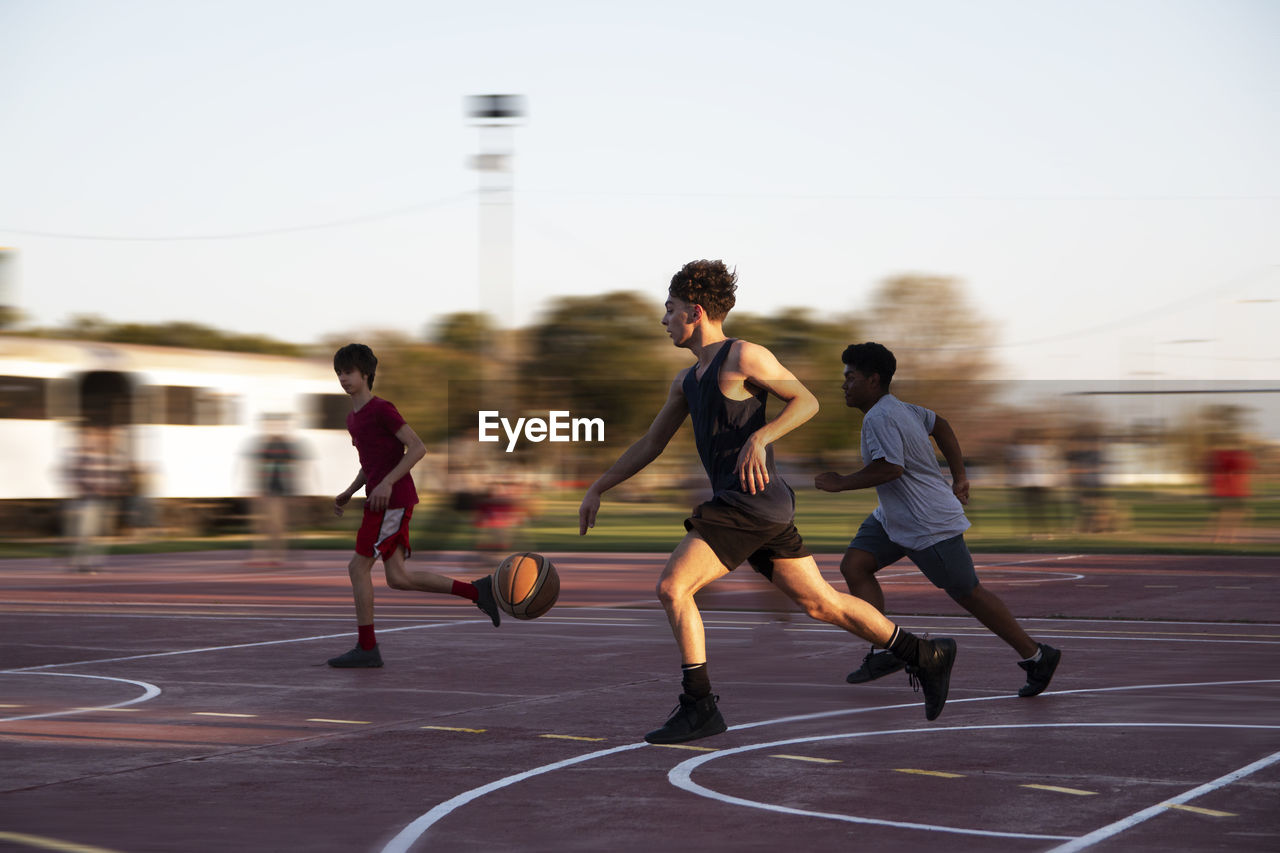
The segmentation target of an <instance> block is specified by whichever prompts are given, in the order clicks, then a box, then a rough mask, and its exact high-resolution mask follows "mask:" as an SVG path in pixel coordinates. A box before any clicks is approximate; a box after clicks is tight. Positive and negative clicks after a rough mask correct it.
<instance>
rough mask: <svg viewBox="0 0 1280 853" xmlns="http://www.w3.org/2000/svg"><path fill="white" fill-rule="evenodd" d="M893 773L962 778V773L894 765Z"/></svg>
mask: <svg viewBox="0 0 1280 853" xmlns="http://www.w3.org/2000/svg"><path fill="white" fill-rule="evenodd" d="M893 772H894V773H914V774H915V775H917V776H937V777H938V778H940V779H963V778H964V774H963V773H945V772H943V771H941V770H916V769H915V768H912V767H895V768H893Z"/></svg>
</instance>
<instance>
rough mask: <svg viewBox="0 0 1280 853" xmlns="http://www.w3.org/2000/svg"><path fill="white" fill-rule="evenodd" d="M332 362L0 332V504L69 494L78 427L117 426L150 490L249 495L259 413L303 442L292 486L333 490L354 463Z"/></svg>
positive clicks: (314, 491)
mask: <svg viewBox="0 0 1280 853" xmlns="http://www.w3.org/2000/svg"><path fill="white" fill-rule="evenodd" d="M349 410H350V402H349V400H348V398H347V397H346V395H345V394H343V393H342V391H341V389H340V388H338V385H337V381H336V379H335V378H334V373H333V367H332V363H331V362H329V361H328V360H327V359H303V358H289V357H283V356H269V355H250V354H242V353H230V352H214V351H207V350H186V349H179V348H170V347H152V346H136V345H128V344H109V343H98V342H93V341H68V340H50V339H43V338H30V337H18V336H8V335H0V460H3V464H0V501H13V500H21V501H31V500H34V501H44V500H58V499H62V498H66V497H69V496H70V484H69V483H68V482H67V479H66V477H65V476H64V475H63V471H64V466H65V462H66V459H67V456H68V454H69V452H71V451H72V449H73V448H74V447H75V444H76V439H77V431H78V429H79V427H80V425H82V424H89V425H95V426H107V427H112V428H114V431H115V432H116V433H117V435H118V436H119V441H118V445H119V448H120V450H121V451H122V453H123V455H124V456H125V457H127V461H128V462H129V464H131V465H132V466H134V467H135V468H136V469H137V470H140V471H142V472H145V482H146V487H147V492H148V494H149V496H150V497H153V498H161V499H167V498H174V499H224V498H242V497H247V496H249V495H251V494H252V493H253V488H254V483H253V477H252V474H253V466H252V465H251V463H250V461H249V459H248V458H247V457H246V453H247V451H248V450H249V448H250V447H251V446H252V444H253V442H254V440H255V439H256V438H257V437H258V436H259V435H260V430H261V424H262V422H263V419H264V417H266V416H281V415H283V416H285V417H286V418H287V421H288V423H289V436H290V437H291V438H292V439H294V440H295V441H296V442H297V443H298V445H299V446H300V447H301V448H302V449H303V451H304V453H305V454H306V457H307V462H306V464H304V465H303V466H302V472H301V476H300V477H299V478H298V482H297V489H298V491H299V493H301V494H306V495H332V494H334V493H336V492H337V491H339V490H340V489H341V488H342V487H343V486H345V485H346V484H347V483H349V482H351V478H352V477H353V476H354V474H355V472H356V470H357V469H358V467H359V463H358V461H357V460H356V457H355V453H354V450H353V449H352V447H351V441H350V437H349V436H348V435H347V432H346V420H345V419H346V414H347V412H348V411H349Z"/></svg>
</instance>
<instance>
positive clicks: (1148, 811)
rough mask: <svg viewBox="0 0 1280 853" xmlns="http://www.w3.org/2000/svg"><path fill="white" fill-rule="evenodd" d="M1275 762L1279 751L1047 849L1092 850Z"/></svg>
mask: <svg viewBox="0 0 1280 853" xmlns="http://www.w3.org/2000/svg"><path fill="white" fill-rule="evenodd" d="M1277 761H1280V752H1273V753H1271V754H1270V755H1268V756H1267V757H1266V758H1260V759H1258V760H1257V761H1255V762H1253V763H1252V764H1246V765H1245V766H1244V767H1241V768H1240V769H1239V770H1235V771H1233V772H1231V773H1228V774H1227V775H1225V776H1219V777H1218V778H1217V779H1214V780H1213V781H1212V782H1206V783H1204V784H1203V785H1200V786H1199V787H1196V788H1192V789H1191V790H1190V791H1186V792H1184V793H1181V794H1179V795H1178V796H1176V797H1173V798H1172V799H1168V800H1165V801H1163V802H1161V803H1157V804H1156V805H1154V806H1149V807H1148V808H1145V809H1143V810H1142V811H1139V812H1134V813H1133V814H1131V815H1129V816H1128V817H1126V818H1122V819H1121V820H1118V821H1116V822H1115V823H1111V824H1107V825H1106V826H1103V827H1099V828H1098V829H1095V830H1094V831H1093V832H1090V833H1089V834H1088V835H1082V836H1080V837H1079V838H1076V839H1074V840H1072V841H1069V842H1067V843H1066V844H1062V845H1059V846H1057V847H1055V848H1053V849H1052V850H1050V851H1049V853H1074V852H1075V851H1077V850H1084V849H1085V848H1086V847H1092V846H1093V845H1095V844H1097V843H1098V842H1099V841H1105V840H1106V839H1108V838H1111V837H1112V836H1115V835H1119V834H1120V833H1122V832H1124V831H1125V830H1126V829H1129V828H1130V827H1134V826H1137V825H1138V824H1140V823H1142V822H1143V821H1147V820H1150V819H1151V818H1153V817H1156V816H1157V815H1161V814H1164V813H1165V812H1167V811H1168V810H1169V809H1170V808H1171V807H1173V806H1180V805H1183V804H1185V803H1187V802H1189V801H1191V800H1194V799H1196V798H1197V797H1201V796H1203V795H1205V794H1208V793H1211V792H1213V791H1216V790H1218V789H1219V788H1224V787H1226V786H1227V785H1230V784H1231V783H1232V782H1235V781H1237V780H1239V779H1243V778H1244V777H1246V776H1249V775H1251V774H1253V773H1257V772H1258V771H1259V770H1262V769H1263V768H1266V767H1270V766H1271V765H1272V764H1275V763H1276V762H1277Z"/></svg>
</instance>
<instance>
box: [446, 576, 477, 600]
mask: <svg viewBox="0 0 1280 853" xmlns="http://www.w3.org/2000/svg"><path fill="white" fill-rule="evenodd" d="M450 592H452V593H453V594H454V595H456V596H458V598H465V599H467V600H468V601H479V600H480V591H479V590H478V589H476V585H475V584H473V583H467V582H466V581H454V582H453V589H452V590H450Z"/></svg>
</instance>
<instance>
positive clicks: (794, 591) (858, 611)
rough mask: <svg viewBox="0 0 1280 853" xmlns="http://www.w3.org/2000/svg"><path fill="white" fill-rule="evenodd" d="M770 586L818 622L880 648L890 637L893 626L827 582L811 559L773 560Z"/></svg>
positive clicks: (853, 597) (872, 608)
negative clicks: (842, 630) (846, 632)
mask: <svg viewBox="0 0 1280 853" xmlns="http://www.w3.org/2000/svg"><path fill="white" fill-rule="evenodd" d="M872 580H873V581H874V578H873V579H872ZM773 584H774V586H776V587H777V588H778V589H780V590H782V591H783V592H785V593H786V594H787V596H788V597H790V598H791V600H792V601H794V602H795V603H796V604H799V605H800V606H801V607H803V608H804V611H805V613H807V614H809V616H811V617H812V618H814V619H817V620H818V621H819V622H826V623H828V624H831V625H835V626H836V627H837V628H843V629H845V630H846V631H848V632H849V633H851V634H855V635H857V636H859V637H861V638H862V639H864V640H867V641H868V642H871V643H874V644H875V645H877V646H880V647H881V648H884V647H887V646H888V645H889V640H890V639H892V637H893V630H894V627H895V626H894V624H893V623H892V622H891V621H889V619H887V618H886V617H885V615H884V614H883V613H881V612H880V610H879V609H877V608H876V607H874V606H873V605H871V604H870V603H868V602H867V601H865V600H864V599H861V598H857V597H855V596H852V595H847V594H845V593H843V592H840V591H839V590H837V589H836V588H835V587H833V586H832V585H831V584H829V583H827V581H826V579H825V578H824V577H823V576H822V573H821V572H819V571H818V564H817V563H816V562H815V561H814V559H813V557H799V558H796V559H792V560H774V561H773ZM876 586H877V587H879V584H877V585H876Z"/></svg>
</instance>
